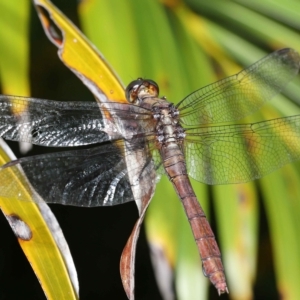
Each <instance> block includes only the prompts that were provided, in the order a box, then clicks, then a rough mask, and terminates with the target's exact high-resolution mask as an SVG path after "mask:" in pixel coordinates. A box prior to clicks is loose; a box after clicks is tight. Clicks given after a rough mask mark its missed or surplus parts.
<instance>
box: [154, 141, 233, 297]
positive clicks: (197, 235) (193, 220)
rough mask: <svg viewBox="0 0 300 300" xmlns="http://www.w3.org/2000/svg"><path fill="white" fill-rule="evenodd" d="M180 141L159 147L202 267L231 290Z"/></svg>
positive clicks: (214, 281)
mask: <svg viewBox="0 0 300 300" xmlns="http://www.w3.org/2000/svg"><path fill="white" fill-rule="evenodd" d="M180 146H181V145H180V144H177V143H168V144H166V145H163V146H162V147H161V149H160V153H161V155H162V159H163V164H164V168H165V170H166V173H167V174H168V176H169V178H170V180H171V182H172V184H173V186H174V188H175V190H176V192H177V194H178V196H179V198H180V199H181V202H182V204H183V207H184V209H185V213H186V215H187V217H188V220H189V223H190V226H191V229H192V232H193V235H194V239H195V242H196V244H197V247H198V250H199V253H200V256H201V259H202V262H203V264H202V269H203V273H204V275H205V276H207V277H208V278H209V279H210V281H211V282H212V284H213V285H214V286H215V287H216V289H217V290H218V293H219V294H222V293H226V292H227V293H228V288H227V284H226V278H225V274H224V267H223V264H222V260H221V253H220V250H219V247H218V244H217V242H216V239H215V236H214V234H213V231H212V229H211V227H210V225H209V223H208V221H207V218H206V216H205V213H204V211H203V209H202V207H201V206H200V203H199V201H198V199H197V197H196V195H195V193H194V190H193V188H192V185H191V182H190V180H189V177H188V175H187V170H186V164H185V161H184V156H183V152H182V150H181V147H180Z"/></svg>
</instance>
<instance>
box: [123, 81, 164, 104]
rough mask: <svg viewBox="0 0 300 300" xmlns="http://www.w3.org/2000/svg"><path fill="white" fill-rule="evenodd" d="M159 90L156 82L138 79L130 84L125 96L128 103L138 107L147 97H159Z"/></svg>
mask: <svg viewBox="0 0 300 300" xmlns="http://www.w3.org/2000/svg"><path fill="white" fill-rule="evenodd" d="M158 94H159V88H158V85H157V83H156V82H155V81H153V80H150V79H143V78H138V79H137V80H134V81H132V82H130V83H129V84H128V86H127V88H126V91H125V95H126V99H127V101H128V102H130V103H133V104H136V105H138V104H139V102H140V100H143V98H147V97H152V98H153V97H158Z"/></svg>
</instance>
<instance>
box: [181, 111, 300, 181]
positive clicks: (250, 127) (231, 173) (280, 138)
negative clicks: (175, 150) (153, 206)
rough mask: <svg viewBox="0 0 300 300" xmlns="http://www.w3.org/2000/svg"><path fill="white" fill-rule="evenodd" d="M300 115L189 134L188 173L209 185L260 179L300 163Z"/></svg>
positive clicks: (187, 138) (213, 128)
mask: <svg viewBox="0 0 300 300" xmlns="http://www.w3.org/2000/svg"><path fill="white" fill-rule="evenodd" d="M299 140H300V115H297V116H291V117H287V118H278V119H273V120H269V121H263V122H258V123H253V124H245V125H228V126H211V127H199V128H194V129H190V130H187V137H186V141H185V155H186V161H187V168H188V173H189V175H190V176H191V177H193V178H194V179H196V180H198V181H200V182H203V183H206V184H229V183H242V182H247V181H250V180H254V179H258V178H260V177H262V176H264V175H266V174H268V173H270V172H272V171H274V170H276V169H278V168H280V167H281V166H283V165H285V164H287V163H290V162H292V161H295V160H299V159H300V143H299Z"/></svg>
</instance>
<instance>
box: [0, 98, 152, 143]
mask: <svg viewBox="0 0 300 300" xmlns="http://www.w3.org/2000/svg"><path fill="white" fill-rule="evenodd" d="M108 105H109V106H108ZM103 115H105V119H104V118H103ZM112 116H117V117H118V119H120V120H122V121H124V122H125V123H124V126H123V129H124V130H123V132H120V130H119V129H118V127H117V126H116V124H115V119H113V118H112ZM132 120H139V122H140V123H139V124H140V126H139V130H140V132H144V131H151V130H152V129H153V127H151V126H152V123H151V121H152V118H151V115H150V114H149V111H148V110H146V109H143V108H140V107H138V106H134V105H130V104H120V103H109V104H108V103H102V104H98V103H96V102H61V101H52V100H43V99H34V98H26V97H17V96H6V95H0V136H1V137H3V138H5V139H8V140H13V141H22V142H29V143H32V144H37V145H41V146H51V147H67V146H81V145H88V144H95V143H100V142H104V141H108V140H114V139H120V138H122V137H123V136H125V137H126V134H127V132H126V131H125V129H128V127H130V123H131V122H132ZM126 124H127V127H126V126H125V125H126ZM142 128H144V129H143V131H142V130H141V129H142ZM135 133H138V132H137V131H136V132H135ZM129 134H132V133H131V132H129Z"/></svg>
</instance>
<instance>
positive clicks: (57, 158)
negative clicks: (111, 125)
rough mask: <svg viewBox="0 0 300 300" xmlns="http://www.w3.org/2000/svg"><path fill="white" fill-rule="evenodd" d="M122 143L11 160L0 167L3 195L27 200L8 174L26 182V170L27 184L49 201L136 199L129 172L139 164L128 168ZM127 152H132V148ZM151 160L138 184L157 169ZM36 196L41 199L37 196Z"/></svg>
mask: <svg viewBox="0 0 300 300" xmlns="http://www.w3.org/2000/svg"><path fill="white" fill-rule="evenodd" d="M122 144H123V142H122V141H119V142H115V143H114V144H112V143H107V144H103V145H101V146H99V147H94V148H91V149H87V150H86V149H83V150H72V151H65V152H58V153H52V154H45V155H39V156H33V157H27V158H21V159H18V160H15V161H12V162H9V163H8V164H6V165H4V166H3V167H1V168H0V195H1V196H3V197H7V198H10V197H12V196H15V195H18V198H19V199H20V200H22V199H23V197H22V196H23V194H22V193H24V191H15V188H16V186H17V185H16V184H15V182H14V181H11V176H8V174H9V173H10V172H12V171H13V172H15V174H16V177H15V180H16V181H19V180H21V181H23V179H22V176H21V175H22V173H23V171H22V170H24V172H25V173H26V176H27V178H28V181H27V182H26V183H25V185H30V184H31V185H32V186H33V188H34V189H35V190H36V192H37V193H38V194H39V195H40V196H42V198H43V199H44V200H45V201H46V202H47V203H59V204H66V205H74V206H84V207H94V206H111V205H116V204H122V203H124V202H127V201H132V200H136V199H134V197H133V194H132V189H131V184H130V181H129V178H128V171H132V170H134V168H137V167H139V166H136V165H134V164H133V165H130V166H129V167H128V168H127V167H126V163H125V158H124V156H123V154H122V151H121V150H120V149H121V146H122ZM127 153H128V155H130V149H129V150H128V151H127ZM151 162H152V161H151V159H149V160H148V163H147V165H145V166H144V168H143V171H142V172H141V174H140V175H139V177H138V178H137V179H136V182H135V184H138V182H139V180H140V178H144V179H145V178H146V179H147V176H148V175H149V174H150V173H151V172H152V171H153V170H152V166H153V164H152V163H151ZM129 169H130V170H129ZM7 178H9V179H7ZM29 182H30V184H29ZM149 182H150V180H149ZM140 188H141V189H143V187H140ZM27 190H29V189H27ZM33 199H35V201H38V200H37V199H38V197H34V195H33Z"/></svg>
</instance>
